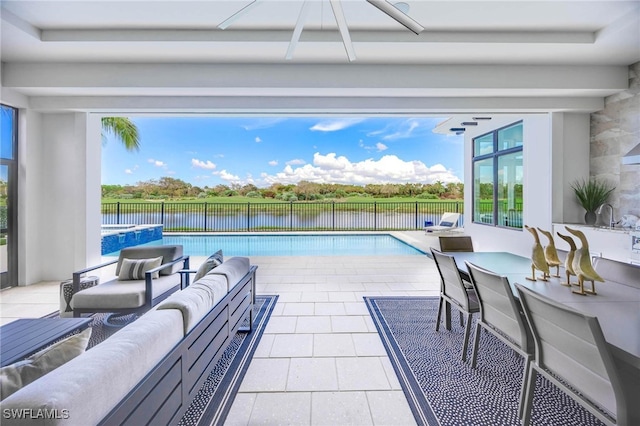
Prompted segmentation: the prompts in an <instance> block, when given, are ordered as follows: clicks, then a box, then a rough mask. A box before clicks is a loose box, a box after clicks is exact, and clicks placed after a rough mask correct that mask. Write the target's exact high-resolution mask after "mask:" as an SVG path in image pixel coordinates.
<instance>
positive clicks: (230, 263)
mask: <svg viewBox="0 0 640 426" xmlns="http://www.w3.org/2000/svg"><path fill="white" fill-rule="evenodd" d="M250 266H251V265H250V264H249V258H248V257H232V258H230V259H227V260H226V261H225V262H224V263H223V264H222V265H220V266H218V267H217V268H215V269H212V270H211V271H209V273H208V274H207V275H205V277H206V276H208V275H212V274H213V275H224V276H225V277H226V279H227V292H229V291H230V290H231V289H232V288H233V287H235V285H236V284H238V282H239V281H240V279H241V278H242V277H244V276H245V275H246V274H247V272H249V268H250Z"/></svg>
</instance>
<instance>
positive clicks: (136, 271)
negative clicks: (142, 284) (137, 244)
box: [118, 256, 162, 281]
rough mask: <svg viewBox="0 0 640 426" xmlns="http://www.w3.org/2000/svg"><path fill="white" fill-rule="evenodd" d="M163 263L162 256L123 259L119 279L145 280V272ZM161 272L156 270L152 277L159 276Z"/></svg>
mask: <svg viewBox="0 0 640 426" xmlns="http://www.w3.org/2000/svg"><path fill="white" fill-rule="evenodd" d="M160 265H162V256H160V257H154V258H152V259H127V258H124V259H122V265H121V266H120V275H118V279H119V280H120V281H127V280H144V273H145V272H147V271H148V270H150V269H153V268H157V267H158V266H160ZM158 277H159V273H158V272H154V273H153V274H152V275H151V278H158Z"/></svg>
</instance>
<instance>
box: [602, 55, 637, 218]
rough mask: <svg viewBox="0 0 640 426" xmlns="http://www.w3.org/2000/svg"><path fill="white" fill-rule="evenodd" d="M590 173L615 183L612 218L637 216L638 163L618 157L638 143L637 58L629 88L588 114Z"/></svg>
mask: <svg viewBox="0 0 640 426" xmlns="http://www.w3.org/2000/svg"><path fill="white" fill-rule="evenodd" d="M590 143H591V147H590V149H591V161H590V174H591V176H595V177H598V178H602V179H606V180H608V181H610V182H611V183H612V184H614V185H615V186H616V190H615V191H614V193H613V196H612V197H611V198H610V199H609V201H610V203H611V204H612V205H613V207H614V214H615V219H616V220H618V219H620V216H621V215H624V214H634V215H636V216H639V217H640V164H631V165H623V164H622V157H623V156H624V155H625V154H626V153H627V152H629V151H630V150H631V149H632V148H633V147H635V146H636V145H638V144H640V62H637V63H635V64H633V65H631V66H630V67H629V89H627V90H625V91H624V92H620V93H617V94H615V95H611V96H609V97H607V98H605V108H604V109H603V110H602V111H598V112H595V113H593V114H591V141H590Z"/></svg>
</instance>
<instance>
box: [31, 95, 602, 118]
mask: <svg viewBox="0 0 640 426" xmlns="http://www.w3.org/2000/svg"><path fill="white" fill-rule="evenodd" d="M603 108H604V100H603V98H602V97H592V98H585V97H577V98H555V97H547V98H536V97H520V98H495V97H490V98H478V97H457V98H451V97H426V98H400V97H377V98H357V97H335V98H334V97H311V96H305V97H297V98H291V97H269V98H256V97H255V96H246V97H207V96H194V97H179V96H135V97H126V96H110V97H88V96H69V97H52V96H46V97H31V98H30V109H32V110H36V111H42V112H58V111H88V112H101V113H108V112H114V113H118V114H125V113H128V114H150V113H164V114H172V115H174V114H176V113H188V114H193V113H202V114H226V115H238V114H242V115H250V114H259V115H261V116H264V115H269V114H273V115H277V114H286V115H289V116H301V115H305V114H314V115H335V114H345V115H347V114H357V115H360V116H362V115H372V116H375V115H379V114H384V115H385V116H388V115H394V114H397V115H419V114H425V115H426V114H429V115H434V114H442V115H449V114H464V113H474V114H478V113H491V114H499V113H548V112H550V111H553V112H559V111H565V112H567V111H570V112H586V113H588V112H594V111H599V110H601V109H603Z"/></svg>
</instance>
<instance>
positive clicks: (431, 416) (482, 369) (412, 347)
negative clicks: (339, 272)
mask: <svg viewBox="0 0 640 426" xmlns="http://www.w3.org/2000/svg"><path fill="white" fill-rule="evenodd" d="M364 299H365V303H366V304H367V307H368V309H369V312H370V314H371V317H372V319H373V322H374V323H375V325H376V328H377V329H378V333H379V334H380V337H381V339H382V342H383V344H384V346H385V348H386V350H387V353H388V354H389V358H390V359H391V363H392V365H393V368H394V369H395V372H396V375H397V376H398V379H399V380H400V383H401V385H402V389H403V390H404V393H405V396H406V397H407V401H408V402H409V406H410V407H411V410H412V411H413V414H414V416H415V419H416V422H417V423H418V424H419V425H431V426H434V425H443V426H445V425H447V426H448V425H451V426H460V425H476V426H481V425H487V426H493V425H519V421H518V413H517V410H518V403H519V398H520V386H521V383H522V372H523V368H524V360H523V358H522V357H521V356H519V355H518V354H517V353H515V352H514V351H513V350H511V349H510V348H508V347H507V346H506V345H504V344H503V343H501V342H500V341H499V340H498V339H497V338H496V337H494V336H493V335H492V334H491V333H486V332H484V333H482V335H481V338H480V352H479V356H478V366H477V368H476V369H472V368H471V365H470V359H471V344H469V357H468V358H467V360H468V361H467V363H463V362H462V360H461V359H460V349H461V348H462V340H463V331H464V329H463V327H461V326H460V322H459V320H458V313H457V312H456V310H455V309H452V321H451V323H452V327H451V331H448V330H446V329H445V328H444V327H443V326H441V328H440V331H439V332H436V331H435V328H436V325H435V323H436V315H437V312H438V298H437V297H365V298H364ZM476 316H477V315H474V317H476ZM474 322H475V321H474ZM472 330H475V324H474V327H473V328H472ZM471 334H472V335H471V339H473V331H472V333H471ZM532 424H533V425H549V426H560V425H567V426H585V425H594V426H595V425H601V424H602V423H600V422H599V420H598V419H596V418H595V417H594V416H593V415H591V414H590V413H589V412H587V411H586V410H585V409H583V408H582V407H581V406H579V405H578V404H577V403H575V402H574V401H573V400H572V399H571V398H570V397H568V396H566V394H565V393H564V392H562V391H560V390H559V389H558V388H556V387H555V386H553V385H552V384H551V383H549V382H548V381H547V380H546V379H544V378H542V377H540V376H538V382H537V385H536V393H535V396H534V408H533V415H532Z"/></svg>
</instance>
